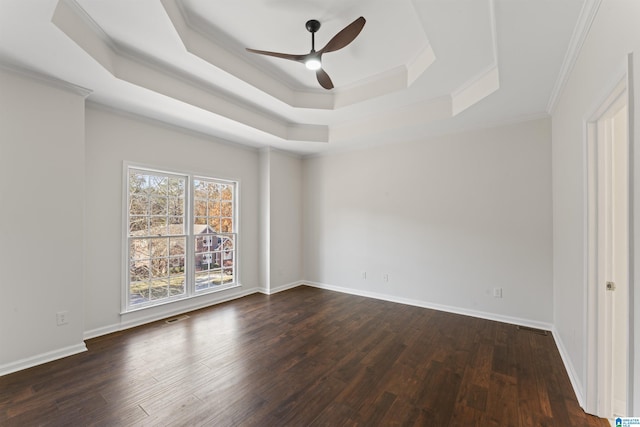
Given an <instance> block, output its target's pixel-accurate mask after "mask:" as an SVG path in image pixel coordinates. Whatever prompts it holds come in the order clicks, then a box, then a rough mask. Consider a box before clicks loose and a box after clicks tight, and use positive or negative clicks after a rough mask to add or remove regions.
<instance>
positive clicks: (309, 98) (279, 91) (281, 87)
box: [161, 0, 435, 110]
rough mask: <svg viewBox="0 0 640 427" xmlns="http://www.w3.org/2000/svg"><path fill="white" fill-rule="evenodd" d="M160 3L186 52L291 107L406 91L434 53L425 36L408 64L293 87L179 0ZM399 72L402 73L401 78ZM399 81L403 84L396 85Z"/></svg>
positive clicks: (341, 103) (329, 106)
mask: <svg viewBox="0 0 640 427" xmlns="http://www.w3.org/2000/svg"><path fill="white" fill-rule="evenodd" d="M161 3H162V5H163V7H164V8H165V11H166V13H167V16H168V17H169V20H170V21H171V23H172V25H173V26H174V28H175V30H176V32H177V33H178V36H179V37H180V39H181V40H182V43H183V45H184V47H185V49H186V50H187V51H188V52H189V53H191V54H193V55H195V56H197V57H199V58H201V59H203V60H204V61H206V62H208V63H209V64H211V65H212V66H214V67H216V68H218V69H220V70H223V71H225V72H226V73H228V74H229V75H230V76H232V77H235V78H237V79H239V80H241V81H243V82H245V83H247V84H249V85H251V86H253V87H255V88H256V89H259V90H260V91H262V92H264V93H266V94H268V95H270V96H272V97H274V98H276V99H278V100H279V101H282V102H284V103H285V104H287V105H289V106H291V107H293V108H310V109H326V110H335V109H339V108H341V107H345V106H349V105H353V104H357V103H360V102H364V101H368V100H370V99H373V98H376V97H378V96H382V95H386V94H389V93H392V92H396V91H400V90H405V89H407V88H408V87H409V86H410V85H411V83H413V81H415V80H416V79H417V78H418V77H419V76H420V75H421V74H422V73H423V72H424V71H425V70H426V69H427V68H428V67H429V66H430V65H431V64H432V63H433V62H434V61H435V55H434V53H433V50H432V49H431V46H430V44H429V41H428V39H426V35H425V41H426V47H425V48H424V50H423V51H421V52H420V53H419V54H418V55H416V57H414V58H412V59H411V61H410V62H409V63H408V64H404V65H403V66H398V67H395V68H393V69H391V70H387V71H384V72H382V73H379V74H377V75H375V76H373V77H370V78H367V79H366V81H364V82H359V83H354V84H353V85H350V86H348V87H345V88H338V89H335V90H333V91H332V92H326V91H320V90H317V91H316V90H314V91H310V90H300V89H294V88H292V87H290V86H288V85H287V84H285V83H283V82H282V81H281V80H280V78H278V77H276V76H275V75H273V74H271V73H269V71H268V70H267V69H265V67H259V66H258V65H256V64H254V63H253V62H249V61H247V60H245V59H244V58H242V57H241V56H240V55H237V54H234V53H232V52H231V51H230V50H229V49H228V48H226V47H225V46H223V45H222V44H219V43H218V42H217V39H218V37H214V35H213V34H212V33H213V32H212V31H211V30H210V29H207V28H206V24H205V23H203V22H202V20H201V19H198V17H197V16H193V14H192V13H190V12H189V11H188V10H187V9H186V8H185V7H184V6H183V5H182V3H181V2H179V1H177V0H161ZM412 6H413V5H412ZM214 39H216V41H214ZM398 73H402V74H403V75H402V76H401V77H400V76H399V75H398ZM400 81H401V82H402V84H399V82H400Z"/></svg>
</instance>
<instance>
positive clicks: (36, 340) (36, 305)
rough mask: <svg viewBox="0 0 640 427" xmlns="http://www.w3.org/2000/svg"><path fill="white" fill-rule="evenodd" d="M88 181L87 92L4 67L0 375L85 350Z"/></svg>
mask: <svg viewBox="0 0 640 427" xmlns="http://www.w3.org/2000/svg"><path fill="white" fill-rule="evenodd" d="M83 181H84V95H83V94H80V93H79V92H74V91H73V90H70V89H65V88H64V87H62V86H61V85H57V84H53V85H52V83H49V82H46V81H44V80H36V79H32V78H29V77H23V76H19V75H18V74H14V73H13V72H8V71H4V70H2V69H0V206H2V209H1V210H0V271H2V277H1V278H0V295H1V296H0V375H2V374H3V373H6V372H11V371H14V370H17V369H21V368H24V367H25V366H29V365H33V364H35V363H43V362H45V361H48V360H51V359H54V358H58V357H63V356H66V355H68V354H72V353H75V352H78V351H82V350H84V349H85V347H84V343H83V342H82V332H83V327H84V322H83V321H84V318H83V316H84V311H83V304H82V302H83V301H82V295H83V287H82V280H83V252H82V243H83V219H84V215H83V209H84V185H83ZM59 311H67V312H68V322H69V323H68V324H67V325H64V326H56V313H57V312H59Z"/></svg>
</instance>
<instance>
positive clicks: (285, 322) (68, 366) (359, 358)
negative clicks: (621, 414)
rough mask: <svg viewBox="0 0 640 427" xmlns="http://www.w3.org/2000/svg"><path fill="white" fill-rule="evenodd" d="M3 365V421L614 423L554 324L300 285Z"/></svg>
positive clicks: (522, 425)
mask: <svg viewBox="0 0 640 427" xmlns="http://www.w3.org/2000/svg"><path fill="white" fill-rule="evenodd" d="M87 348H88V351H87V352H84V353H81V354H78V355H75V356H71V357H68V358H65V359H61V360H58V361H55V362H51V363H47V364H44V365H41V366H38V367H34V368H31V369H27V370H24V371H21V372H16V373H14V374H10V375H6V376H3V377H0V425H2V426H20V427H22V426H38V425H55V426H60V425H61V426H64V425H73V426H78V425H81V426H85V425H87V426H93V425H95V426H158V425H168V426H174V425H189V426H198V425H202V426H211V425H215V426H260V427H262V426H285V425H293V426H332V427H333V426H375V425H384V426H392V425H398V426H403V425H407V426H410V425H411V426H413V425H420V426H431V425H434V426H435V425H437V426H465V427H466V426H479V427H492V426H500V427H502V426H514V427H515V426H518V427H528V426H535V427H538V426H544V425H550V426H565V425H574V426H594V427H595V426H606V425H607V422H606V421H605V420H600V419H598V418H596V417H592V416H589V415H586V414H585V413H584V412H583V411H582V409H581V408H580V407H579V406H578V403H577V401H576V398H575V396H574V394H573V390H572V389H571V384H570V382H569V379H568V376H567V374H566V371H565V370H564V366H563V364H562V360H561V358H560V354H559V352H558V351H557V348H556V347H555V343H554V341H553V337H551V336H550V335H547V336H543V335H537V334H534V333H532V332H526V331H522V330H518V329H517V328H516V327H514V326H513V325H508V324H503V323H499V322H492V321H488V320H482V319H476V318H471V317H467V316H460V315H456V314H451V313H444V312H438V311H434V310H428V309H424V308H419V307H412V306H407V305H402V304H397V303H391V302H385V301H379V300H374V299H368V298H364V297H359V296H354V295H346V294H341V293H336V292H331V291H326V290H320V289H315V288H310V287H305V286H302V287H298V288H295V289H291V290H289V291H285V292H281V293H278V294H276V295H271V296H266V295H258V294H255V295H250V296H248V297H245V298H241V299H238V300H235V301H231V302H228V303H224V304H220V305H217V306H213V307H210V308H206V309H202V310H197V311H194V312H191V313H189V318H187V319H184V320H180V321H179V322H175V323H172V324H167V323H165V322H155V323H152V324H149V325H145V326H141V327H138V328H134V329H130V330H128V331H123V332H118V333H114V334H110V335H107V336H103V337H98V338H95V339H92V340H88V341H87Z"/></svg>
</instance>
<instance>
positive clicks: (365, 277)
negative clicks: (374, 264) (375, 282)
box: [362, 271, 367, 280]
mask: <svg viewBox="0 0 640 427" xmlns="http://www.w3.org/2000/svg"><path fill="white" fill-rule="evenodd" d="M362 279H363V280H366V279H367V272H366V271H363V272H362Z"/></svg>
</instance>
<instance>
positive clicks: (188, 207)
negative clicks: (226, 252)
mask: <svg viewBox="0 0 640 427" xmlns="http://www.w3.org/2000/svg"><path fill="white" fill-rule="evenodd" d="M131 170H138V171H142V172H149V173H158V174H165V175H174V176H178V177H184V178H185V196H184V200H185V206H184V213H185V217H184V218H185V219H184V221H185V224H184V225H185V227H184V232H185V238H186V243H185V244H186V250H185V281H186V286H185V293H184V294H182V295H175V296H169V297H167V298H163V299H160V300H156V301H154V302H147V303H142V304H138V305H135V306H132V305H131V304H130V289H129V287H130V283H129V274H130V271H129V237H130V236H129V210H128V201H129V173H130V171H131ZM194 179H204V180H209V181H214V182H217V183H220V184H231V185H233V187H234V190H233V198H232V201H233V212H232V215H233V216H232V218H233V224H232V232H230V233H220V234H223V235H226V234H232V235H234V236H235V237H234V251H235V255H234V260H233V273H234V275H233V278H234V280H233V281H232V282H230V283H228V284H223V285H220V286H219V287H212V288H208V289H202V290H196V284H195V273H196V271H195V263H194V262H195V247H194V245H195V239H196V236H195V234H194V200H195V195H194ZM240 186H241V185H240V180H238V179H229V178H226V177H224V178H220V177H211V176H207V174H203V173H199V172H198V173H196V172H191V171H180V170H176V169H172V168H161V167H157V166H150V165H148V164H143V163H137V162H128V161H124V162H123V168H122V188H123V191H122V205H121V209H120V211H121V215H122V223H121V230H122V245H121V255H122V258H121V259H122V261H121V287H120V290H121V298H120V304H121V313H120V314H127V313H132V312H136V311H140V310H145V309H149V308H154V307H158V306H162V305H166V304H172V303H175V302H178V301H185V300H193V299H196V298H199V297H204V296H206V295H210V294H213V293H217V292H221V291H226V290H229V289H233V288H237V287H240V286H241V284H240V268H239V265H240V262H241V261H240V245H239V240H240V221H239V204H240V203H239V201H240Z"/></svg>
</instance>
